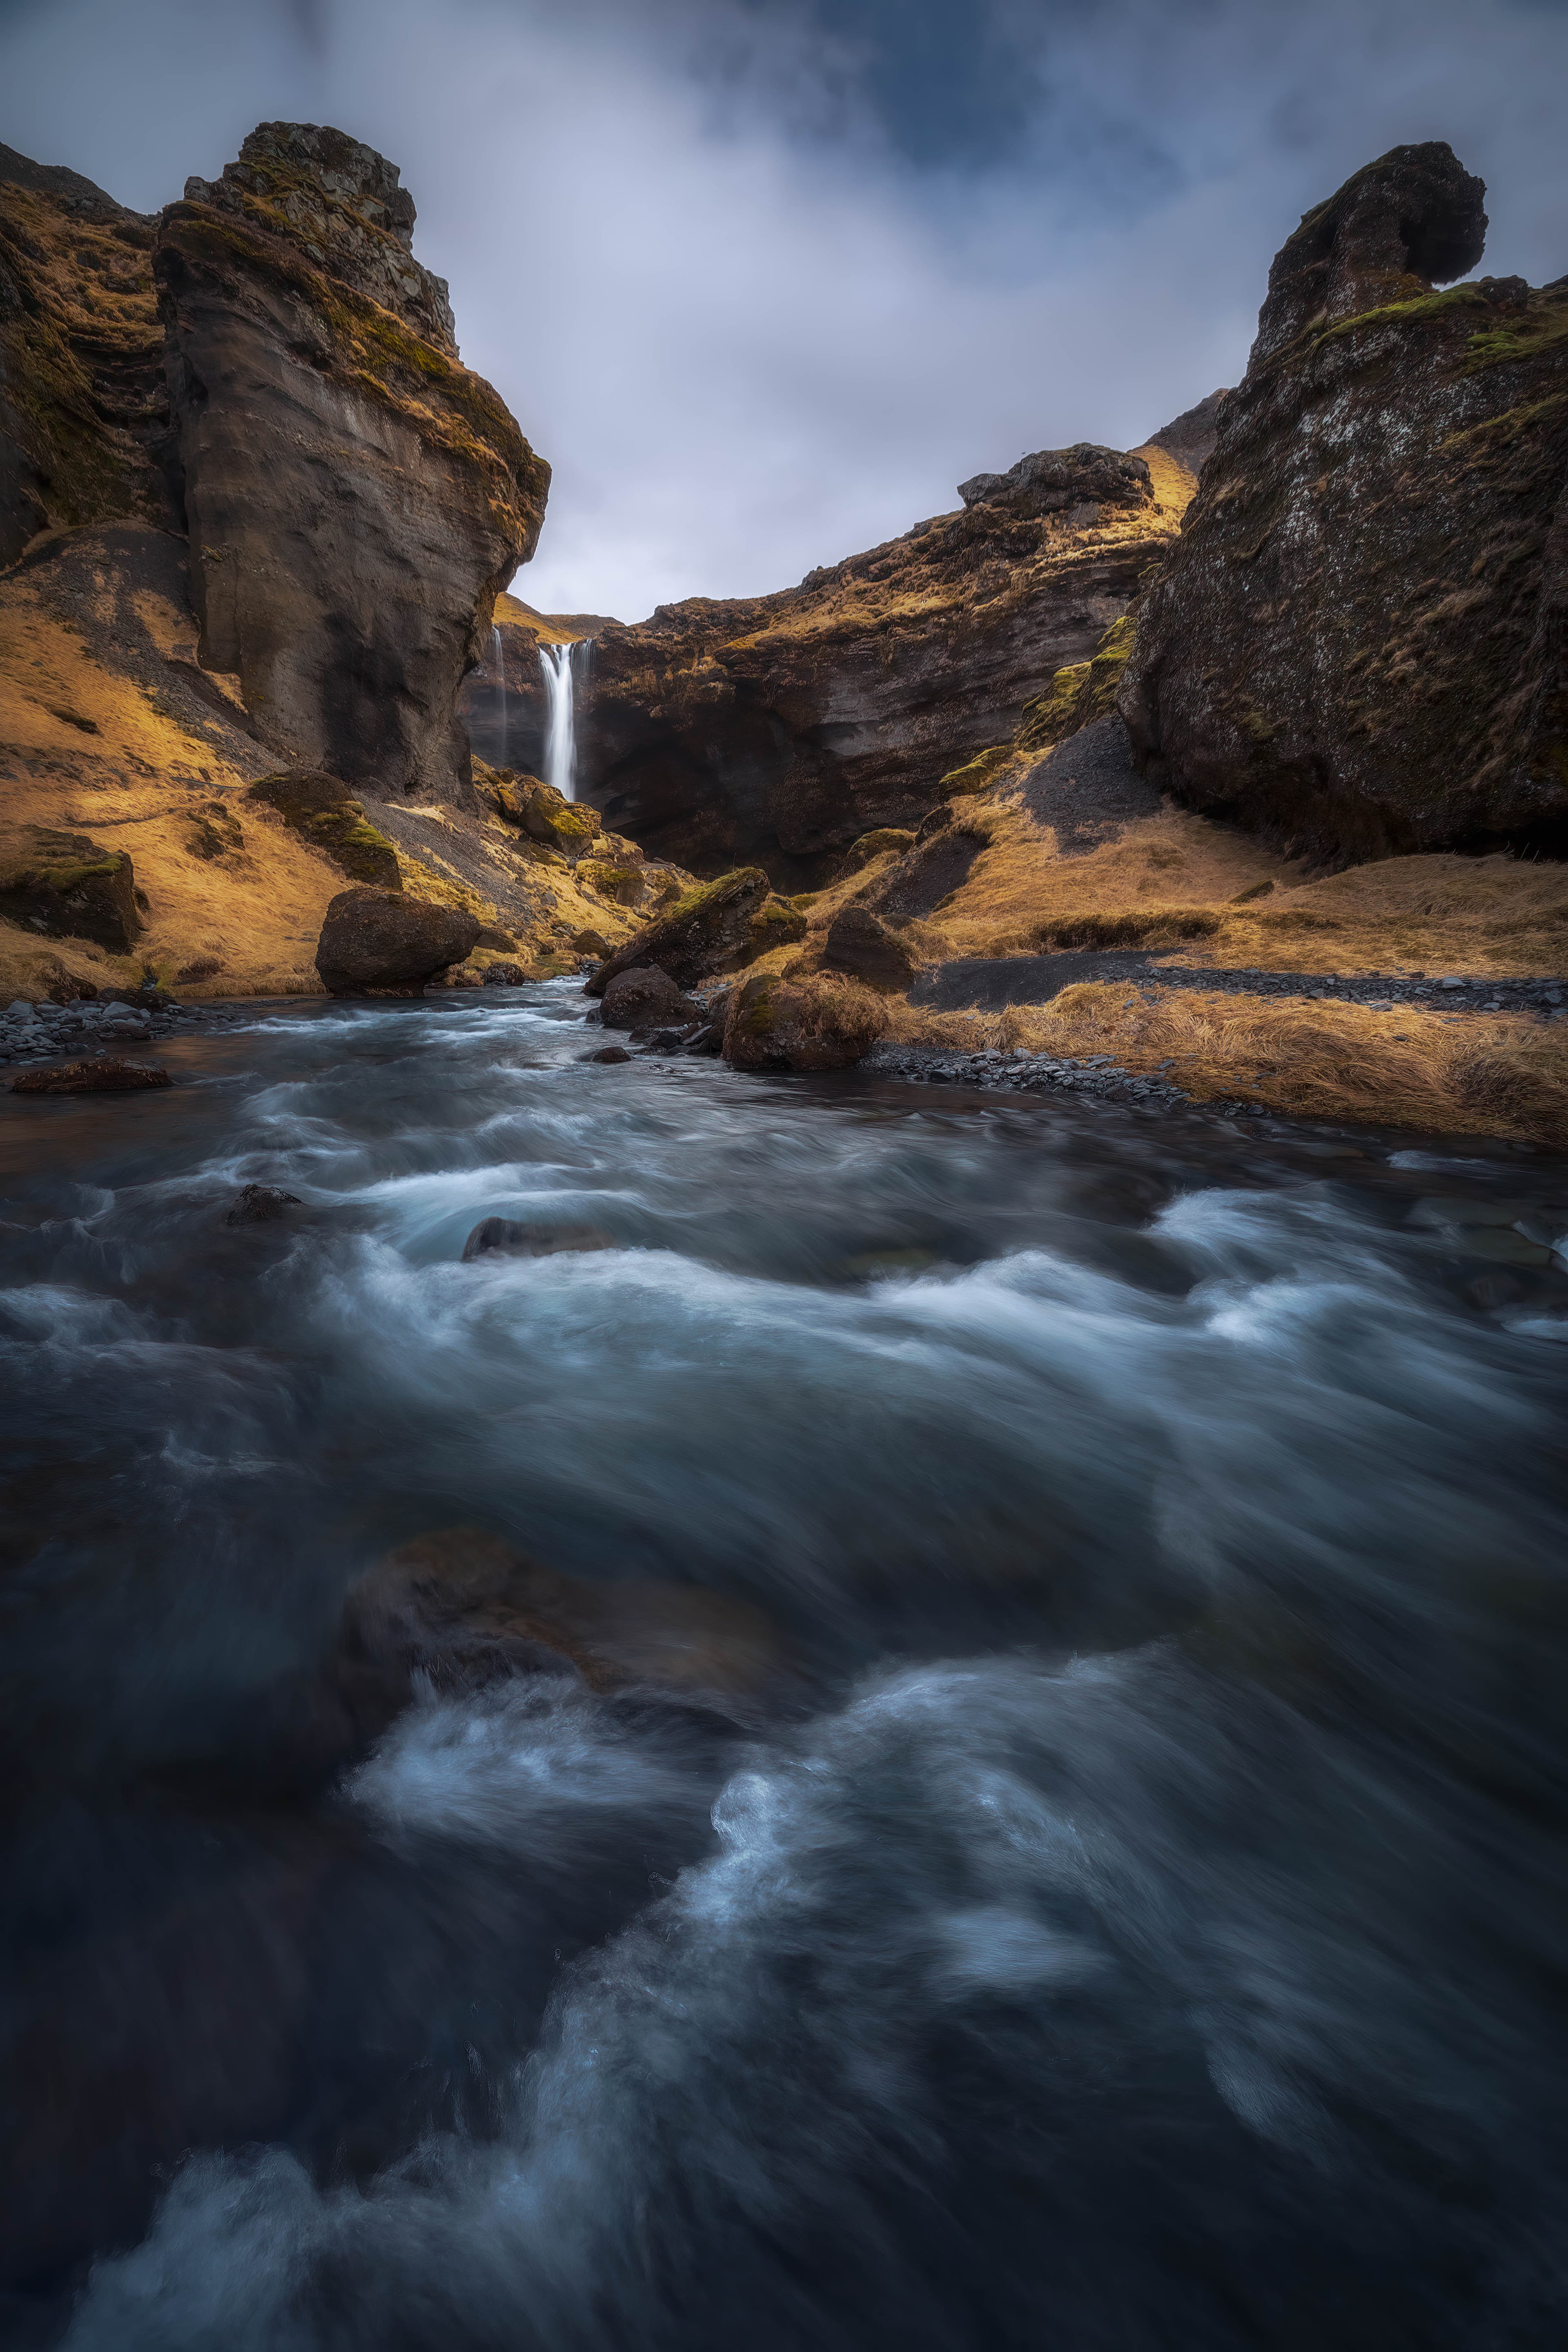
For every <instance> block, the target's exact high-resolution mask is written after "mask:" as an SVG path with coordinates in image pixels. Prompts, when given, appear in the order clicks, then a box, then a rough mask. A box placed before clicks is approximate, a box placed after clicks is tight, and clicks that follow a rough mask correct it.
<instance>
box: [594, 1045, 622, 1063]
mask: <svg viewBox="0 0 1568 2352" xmlns="http://www.w3.org/2000/svg"><path fill="white" fill-rule="evenodd" d="M631 1058H632V1057H631V1055H629V1054H628V1053H627V1051H626V1047H625V1046H624V1045H601V1046H600V1048H599V1050H598V1052H597V1053H596V1054H590V1055H589V1056H588V1059H589V1060H590V1061H591V1062H629V1061H630V1060H631Z"/></svg>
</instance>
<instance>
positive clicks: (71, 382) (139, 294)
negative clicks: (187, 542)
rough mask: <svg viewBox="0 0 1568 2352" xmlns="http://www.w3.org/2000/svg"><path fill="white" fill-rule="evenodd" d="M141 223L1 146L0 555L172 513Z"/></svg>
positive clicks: (53, 169)
mask: <svg viewBox="0 0 1568 2352" xmlns="http://www.w3.org/2000/svg"><path fill="white" fill-rule="evenodd" d="M154 226H155V224H154V223H153V221H152V220H151V219H149V218H147V217H145V216H144V215H142V214H141V213H132V212H128V211H127V210H126V208H125V206H124V205H117V204H116V203H115V201H114V199H113V197H112V196H106V195H105V194H104V193H103V190H102V189H101V188H95V187H94V186H93V184H92V182H91V181H90V180H84V179H83V178H82V177H81V176H80V174H79V173H76V172H68V171H64V170H62V169H60V168H59V167H58V166H57V165H51V164H45V163H32V162H30V161H29V160H28V158H27V157H26V155H18V154H17V153H16V151H15V149H13V148H10V147H4V146H0V566H3V565H5V564H7V563H13V562H15V561H16V558H17V556H18V555H20V553H21V552H22V550H23V549H24V548H25V547H26V544H27V541H29V540H30V539H32V538H33V537H34V536H35V534H36V533H37V532H38V531H41V530H56V529H69V528H73V527H79V526H80V525H82V524H86V523H99V522H108V521H116V520H127V521H136V522H153V523H159V524H162V525H163V526H164V527H165V528H169V527H171V526H173V525H174V523H175V518H176V501H175V498H174V494H173V492H172V489H171V486H170V483H169V480H168V478H167V467H168V464H169V460H170V457H171V455H172V453H171V450H170V446H169V404H168V397H167V394H166V391H165V387H164V383H163V328H162V326H161V325H160V324H159V320H158V312H157V304H156V302H155V300H154V299H153V272H152V267H151V256H152V249H153V229H154Z"/></svg>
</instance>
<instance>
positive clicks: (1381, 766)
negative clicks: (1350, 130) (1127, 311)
mask: <svg viewBox="0 0 1568 2352" xmlns="http://www.w3.org/2000/svg"><path fill="white" fill-rule="evenodd" d="M1484 194H1485V190H1484V188H1483V186H1482V184H1481V183H1480V182H1479V180H1477V179H1474V178H1472V177H1471V176H1470V174H1469V173H1466V172H1465V171H1464V170H1463V169H1462V167H1461V166H1460V165H1459V163H1458V162H1457V160H1456V159H1455V157H1454V155H1453V154H1452V152H1450V150H1449V149H1448V148H1447V147H1446V146H1444V145H1442V144H1440V143H1433V144H1429V145H1426V146H1419V147H1398V148H1395V149H1394V150H1393V151H1392V152H1390V153H1389V154H1387V155H1385V156H1383V157H1381V158H1380V159H1379V160H1378V161H1377V162H1376V163H1372V164H1369V165H1368V166H1367V167H1366V168H1365V169H1364V170H1363V171H1361V172H1358V173H1356V174H1355V175H1354V176H1353V177H1352V179H1351V180H1349V181H1347V182H1346V184H1345V185H1344V186H1343V187H1342V188H1341V189H1340V190H1339V192H1338V193H1337V194H1335V195H1334V196H1332V197H1331V198H1330V199H1329V201H1328V202H1327V203H1326V204H1323V205H1319V206H1318V207H1317V208H1316V210H1315V211H1313V212H1311V213H1309V214H1308V215H1307V216H1306V217H1305V219H1304V220H1303V221H1302V223H1301V225H1300V227H1299V228H1298V229H1297V230H1296V232H1295V233H1294V235H1293V236H1290V237H1289V239H1288V240H1287V242H1286V244H1285V245H1284V247H1282V249H1281V251H1280V253H1279V257H1278V258H1277V259H1276V261H1275V263H1274V266H1273V268H1272V270H1271V271H1270V274H1269V282H1268V299H1267V300H1266V301H1265V303H1264V305H1263V309H1262V311H1261V313H1260V316H1259V320H1258V340H1257V342H1256V344H1255V345H1254V348H1253V352H1252V357H1251V362H1250V364H1249V366H1248V369H1247V376H1246V380H1245V382H1244V383H1242V384H1241V385H1240V386H1239V387H1238V389H1237V391H1235V392H1234V393H1232V394H1229V396H1228V397H1227V398H1226V401H1225V402H1224V404H1223V406H1222V409H1221V412H1220V415H1219V418H1218V428H1219V429H1218V438H1217V441H1216V443H1215V447H1214V450H1213V454H1212V456H1210V457H1209V458H1208V460H1207V463H1206V465H1205V467H1204V472H1203V482H1202V488H1201V489H1200V491H1199V494H1198V496H1197V497H1196V498H1195V499H1194V502H1193V504H1192V506H1191V507H1190V508H1189V509H1188V512H1187V516H1186V520H1185V523H1184V529H1183V531H1182V535H1181V539H1180V541H1179V543H1178V544H1177V546H1176V547H1175V549H1174V551H1173V554H1172V557H1171V560H1170V562H1168V564H1167V565H1166V567H1165V568H1164V570H1163V573H1162V575H1161V576H1160V578H1159V579H1158V581H1157V582H1156V583H1155V584H1154V585H1153V586H1152V590H1151V592H1150V593H1149V595H1148V596H1147V598H1146V600H1145V601H1144V603H1143V604H1142V610H1141V613H1140V616H1139V627H1138V641H1137V646H1136V650H1135V652H1134V655H1133V656H1132V660H1131V664H1130V666H1129V668H1128V672H1127V675H1126V678H1125V681H1124V684H1123V688H1122V692H1121V709H1122V711H1123V714H1124V716H1125V718H1126V719H1127V721H1128V725H1129V727H1130V729H1131V734H1132V739H1133V742H1134V746H1135V748H1136V751H1137V753H1138V756H1139V758H1140V760H1141V761H1142V764H1143V766H1144V768H1145V770H1146V772H1148V773H1149V775H1150V776H1151V777H1152V779H1153V780H1154V781H1156V782H1160V783H1161V784H1163V785H1165V786H1168V787H1169V788H1170V789H1172V790H1173V791H1174V792H1175V793H1176V794H1177V795H1178V796H1179V797H1180V798H1181V799H1183V800H1184V801H1185V802H1186V803H1188V804H1189V805H1191V806H1193V807H1195V808H1198V809H1201V810H1204V811H1206V812H1208V813H1210V814H1215V815H1217V816H1222V817H1228V818H1232V819H1235V820H1237V821H1239V822H1240V823H1242V824H1246V825H1247V826H1249V827H1252V828H1253V829H1255V830H1258V831H1260V832H1262V833H1264V834H1265V835H1267V836H1268V838H1270V839H1271V840H1272V841H1274V842H1275V843H1276V844H1278V845H1279V846H1281V847H1282V848H1284V849H1285V850H1286V851H1287V852H1288V853H1289V854H1292V855H1305V856H1309V857H1311V858H1313V859H1315V860H1317V861H1320V862H1321V863H1323V864H1326V865H1342V864H1345V863H1348V862H1351V861H1353V860H1356V859H1363V858H1369V857H1380V856H1390V855H1396V854H1399V853H1403V852H1408V851H1417V850H1436V849H1445V848H1481V847H1493V848H1495V847H1499V846H1502V845H1516V846H1520V847H1527V848H1536V849H1545V850H1548V851H1550V852H1552V854H1555V855H1562V854H1563V851H1564V850H1565V849H1568V497H1565V489H1568V280H1559V281H1558V282H1557V283H1555V284H1553V285H1552V286H1548V287H1546V288H1544V289H1539V290H1536V289H1531V288H1530V287H1528V286H1527V285H1525V283H1524V282H1523V280H1522V279H1521V278H1479V279H1477V280H1475V281H1473V282H1471V283H1467V284H1462V285H1458V286H1452V287H1450V288H1449V289H1447V291H1445V292H1437V291H1435V290H1434V286H1433V283H1432V281H1433V280H1434V279H1439V278H1453V277H1456V276H1457V275H1458V273H1459V272H1460V271H1462V270H1465V269H1468V268H1473V267H1474V266H1475V264H1476V263H1477V262H1478V261H1479V258H1480V256H1481V252H1482V247H1483V240H1484V236H1485V232H1486V215H1485V213H1484V211H1483V210H1482V200H1483V198H1484Z"/></svg>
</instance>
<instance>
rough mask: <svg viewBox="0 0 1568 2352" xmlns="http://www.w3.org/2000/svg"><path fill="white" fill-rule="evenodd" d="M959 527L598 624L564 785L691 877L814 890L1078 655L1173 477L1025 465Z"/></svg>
mask: <svg viewBox="0 0 1568 2352" xmlns="http://www.w3.org/2000/svg"><path fill="white" fill-rule="evenodd" d="M977 484H984V485H990V486H994V488H986V489H985V490H984V495H977V496H976V501H975V503H973V505H970V506H968V507H966V508H965V509H963V510H962V511H960V512H956V513H952V514H946V515H938V516H936V517H935V518H933V519H932V520H930V521H928V522H922V523H920V524H918V525H917V526H916V527H915V529H914V530H910V531H909V532H907V533H906V534H905V535H904V537H903V538H901V539H896V540H890V541H888V542H887V544H886V545H884V546H881V547H875V548H871V549H870V550H868V551H867V552H866V553H865V554H863V555H856V556H851V557H849V558H848V559H847V561H846V562H842V563H837V564H834V565H832V566H830V567H828V568H827V569H826V570H822V571H818V572H812V573H810V574H809V575H808V576H807V577H806V579H805V580H804V581H803V582H802V583H801V584H800V586H799V587H798V588H791V589H785V590H784V591H782V592H781V593H778V594H777V595H773V596H759V597H754V598H751V599H748V600H745V601H743V602H734V603H718V602H714V601H712V600H710V599H708V598H700V597H697V598H692V599H690V600H689V602H687V603H685V604H670V605H661V606H660V607H659V609H658V612H657V613H656V614H654V615H653V618H652V619H651V620H649V621H647V622H645V623H644V624H642V625H641V626H639V627H637V628H630V629H627V628H621V627H618V626H616V627H608V628H605V629H603V630H601V631H600V632H599V634H598V635H596V637H595V644H594V657H593V661H592V664H591V665H590V666H589V667H587V668H586V669H585V671H584V674H583V681H582V686H581V691H580V707H579V714H578V748H579V757H580V766H581V772H582V774H583V776H584V792H585V793H587V795H588V796H589V797H591V798H592V799H593V801H594V802H595V804H596V805H597V806H598V807H599V808H601V809H602V810H603V811H604V813H605V821H606V823H607V824H611V825H613V826H614V827H615V828H616V831H617V832H620V833H624V834H629V835H632V837H633V838H634V839H635V840H637V841H639V842H640V843H641V844H642V845H643V846H644V847H645V848H647V849H650V850H654V851H657V853H658V855H660V856H668V857H673V858H676V859H678V860H679V863H680V864H682V865H683V866H689V867H692V868H694V869H695V870H697V871H698V872H707V873H713V872H715V871H717V870H718V869H719V868H721V866H726V865H735V864H738V863H740V862H741V861H742V860H744V861H746V862H748V863H749V862H752V861H755V862H757V863H759V864H762V865H763V866H766V867H767V868H768V870H769V872H770V874H771V875H772V876H773V879H774V881H775V882H776V884H777V886H778V887H779V888H780V889H782V890H792V891H793V890H798V889H801V888H803V887H805V886H807V885H815V884H816V883H817V882H819V881H821V880H822V879H824V878H826V875H827V874H828V873H829V872H830V871H832V870H834V868H835V866H836V864H837V857H838V856H839V854H840V853H842V852H843V851H844V850H846V849H847V848H848V847H849V845H850V844H851V843H852V842H854V841H856V840H857V839H858V837H860V836H861V835H865V834H867V833H869V832H872V831H874V830H878V829H880V828H883V827H887V826H898V827H905V828H907V827H910V826H912V825H913V824H916V823H917V822H918V821H919V819H920V818H921V816H922V815H923V814H924V813H925V811H926V810H927V809H928V808H930V806H931V803H932V801H933V800H935V799H936V798H937V797H938V796H939V792H940V791H941V789H942V782H943V779H944V778H946V777H948V776H949V775H951V774H952V773H953V772H955V771H957V770H959V769H961V768H963V767H964V766H966V765H967V764H968V763H969V762H970V761H973V760H974V759H975V757H976V756H977V755H978V754H981V753H983V752H984V751H987V750H990V749H991V748H992V747H994V746H995V745H996V744H998V743H999V742H1002V741H1005V739H1006V738H1008V737H1009V736H1011V735H1012V733H1013V732H1014V730H1015V729H1016V726H1017V724H1018V721H1019V719H1020V717H1021V715H1022V712H1023V709H1024V706H1025V704H1026V702H1027V701H1028V700H1029V699H1030V698H1031V697H1032V696H1035V695H1037V694H1038V693H1039V691H1040V689H1041V688H1042V687H1043V686H1044V685H1045V684H1046V682H1047V680H1048V679H1049V678H1050V677H1052V675H1053V674H1054V673H1055V672H1056V671H1057V670H1058V669H1060V668H1062V667H1064V666H1066V665H1068V664H1072V663H1075V662H1078V661H1079V660H1082V659H1084V658H1086V657H1087V656H1088V655H1089V653H1090V652H1091V650H1092V649H1093V647H1094V646H1096V644H1097V643H1098V642H1099V641H1100V638H1101V637H1102V636H1103V635H1104V633H1105V631H1106V630H1107V628H1108V627H1110V625H1111V623H1112V622H1114V621H1115V620H1117V619H1118V618H1119V617H1120V616H1121V614H1122V613H1124V612H1125V611H1126V609H1127V606H1128V604H1129V603H1130V601H1131V597H1132V595H1133V593H1134V592H1135V590H1136V588H1137V586H1138V584H1139V582H1140V580H1141V578H1142V575H1143V573H1144V572H1146V571H1147V569H1148V567H1149V565H1150V562H1151V561H1152V560H1153V559H1156V558H1158V557H1159V556H1160V555H1161V554H1162V553H1163V551H1164V550H1165V549H1166V547H1167V546H1169V545H1170V544H1171V543H1172V541H1173V538H1174V535H1175V531H1176V528H1177V524H1178V522H1179V520H1180V517H1181V513H1182V509H1183V507H1184V504H1185V503H1186V500H1187V499H1188V498H1189V497H1190V495H1191V492H1192V487H1193V476H1192V473H1191V472H1190V471H1189V470H1188V469H1187V468H1186V467H1185V466H1184V465H1183V464H1180V463H1178V462H1176V460H1175V459H1173V457H1169V456H1167V455H1166V453H1165V452H1163V450H1159V449H1153V448H1145V449H1144V450H1142V451H1139V452H1134V453H1133V454H1132V455H1131V456H1130V457H1124V456H1122V455H1121V453H1120V452H1118V451H1116V450H1104V449H1099V448H1094V447H1091V446H1089V445H1087V444H1086V445H1084V446H1082V447H1080V448H1079V449H1076V450H1066V451H1064V450H1047V451H1044V452H1041V453H1039V454H1038V455H1037V457H1032V458H1027V459H1025V460H1024V461H1023V465H1022V466H1021V467H1015V468H1014V471H1013V474H1012V475H989V476H984V477H976V478H975V481H974V482H971V483H967V484H966V485H965V486H964V494H965V496H968V495H969V494H970V493H972V492H974V491H975V490H976V485H977Z"/></svg>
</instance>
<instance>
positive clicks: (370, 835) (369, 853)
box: [246, 768, 403, 890]
mask: <svg viewBox="0 0 1568 2352" xmlns="http://www.w3.org/2000/svg"><path fill="white" fill-rule="evenodd" d="M246 799H247V800H248V801H256V802H258V803H260V804H261V805H262V806H263V807H265V808H269V809H271V810H272V811H273V813H274V814H276V815H278V816H279V817H281V818H282V820H283V822H284V824H286V825H288V826H289V830H290V831H291V832H293V833H297V834H299V835H301V836H302V838H303V839H304V840H306V841H308V842H309V843H310V846H311V848H312V849H319V850H320V851H321V855H322V856H323V857H330V858H331V861H332V864H333V865H334V866H336V867H337V868H338V871H339V872H340V873H341V874H346V875H347V876H348V877H349V879H350V880H351V881H353V882H364V883H368V884H369V885H370V886H371V887H373V888H374V889H378V890H401V889H402V887H403V876H402V872H401V870H400V868H399V866H398V863H397V852H396V850H395V849H394V847H393V845H392V844H391V842H390V841H388V839H387V837H386V835H385V834H384V833H378V832H377V830H376V828H375V826H374V824H371V822H370V820H369V818H368V817H367V816H366V815H365V813H364V807H363V803H361V802H359V801H356V800H355V799H354V798H353V795H352V794H351V793H350V792H349V789H348V786H347V785H346V784H345V783H344V782H342V778H341V777H338V776H329V775H327V774H326V773H325V772H324V771H322V770H321V769H320V768H288V769H285V770H283V771H282V772H279V774H276V775H271V776H261V777H258V780H257V782H255V783H254V784H252V785H251V787H250V790H249V791H248V792H247V794H246Z"/></svg>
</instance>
